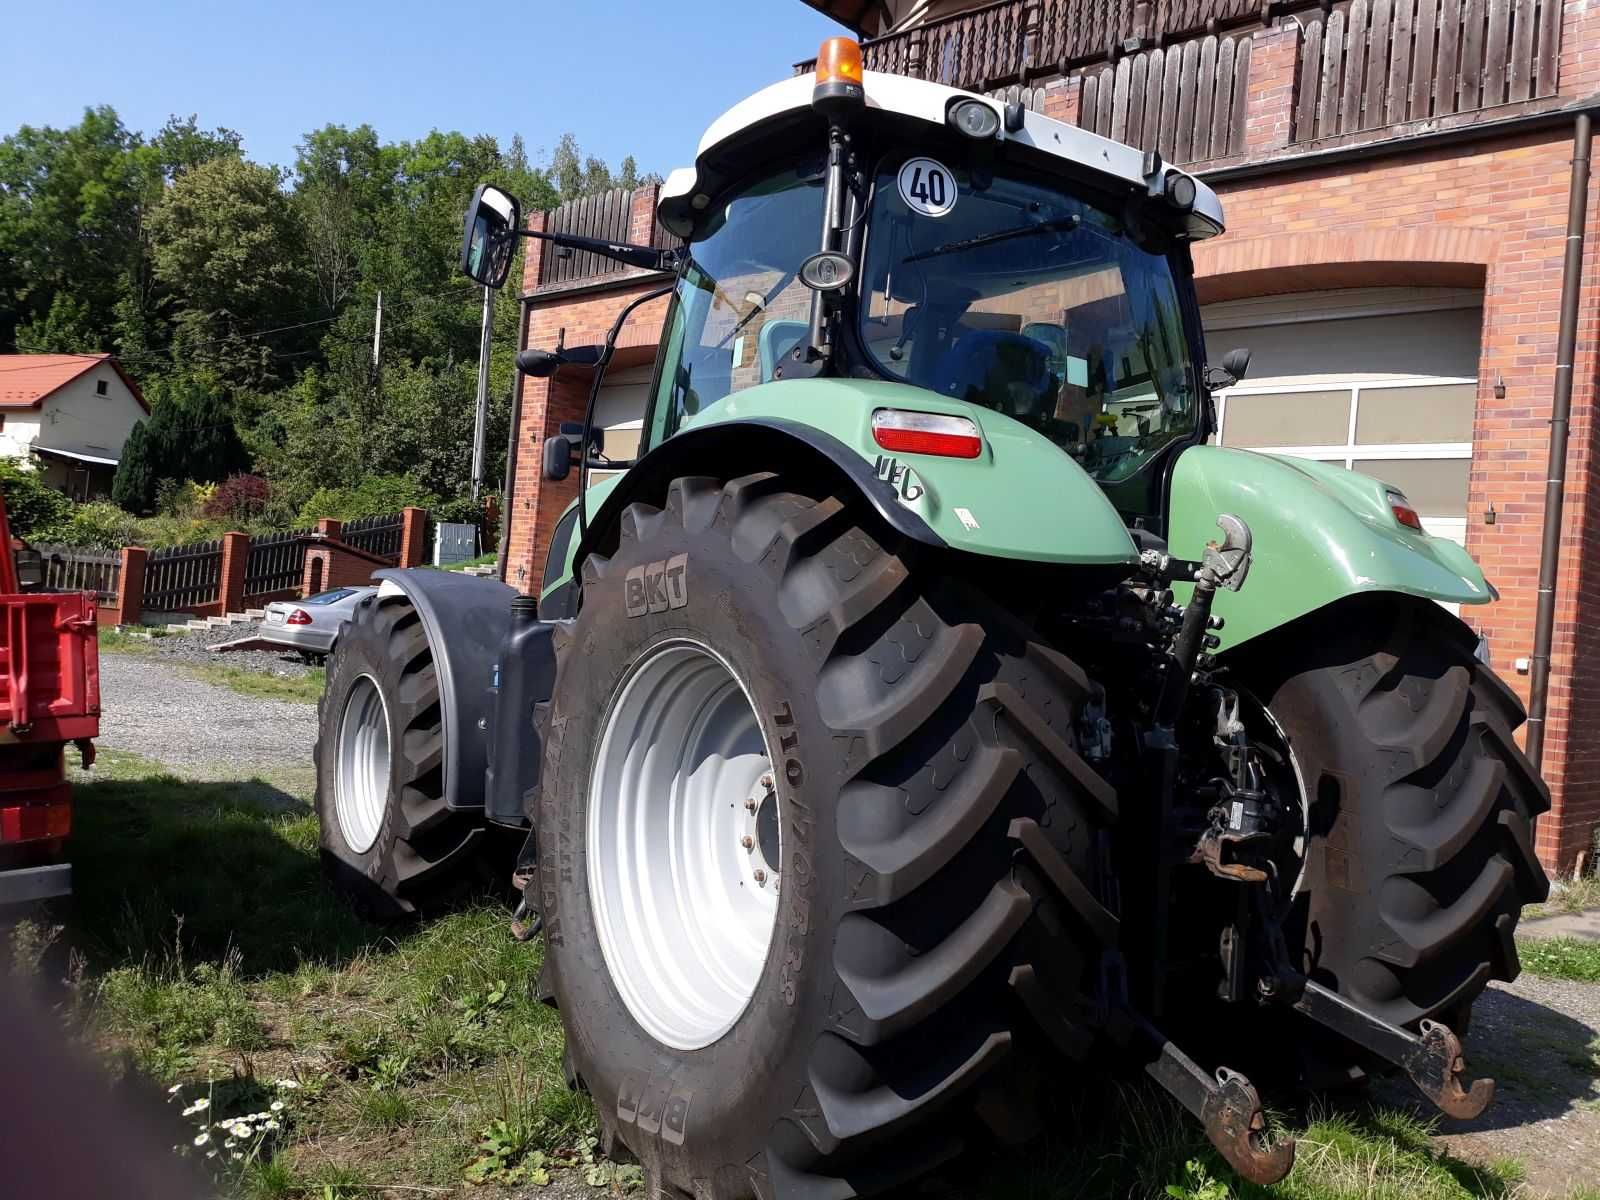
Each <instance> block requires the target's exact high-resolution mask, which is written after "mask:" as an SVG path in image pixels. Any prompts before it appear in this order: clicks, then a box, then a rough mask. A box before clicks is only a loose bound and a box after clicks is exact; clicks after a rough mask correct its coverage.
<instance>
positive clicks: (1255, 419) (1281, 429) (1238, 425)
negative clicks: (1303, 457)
mask: <svg viewBox="0 0 1600 1200" xmlns="http://www.w3.org/2000/svg"><path fill="white" fill-rule="evenodd" d="M1225 435H1226V439H1227V444H1228V445H1230V446H1244V447H1266V446H1335V445H1343V444H1344V442H1345V439H1346V438H1347V437H1349V436H1350V392H1349V390H1348V389H1346V390H1343V391H1336V392H1335V391H1329V392H1295V391H1284V392H1272V393H1269V394H1267V395H1251V394H1248V393H1245V394H1239V393H1230V394H1229V396H1228V408H1227V427H1226V429H1225Z"/></svg>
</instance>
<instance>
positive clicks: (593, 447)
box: [561, 421, 606, 454]
mask: <svg viewBox="0 0 1600 1200" xmlns="http://www.w3.org/2000/svg"><path fill="white" fill-rule="evenodd" d="M561 436H562V437H564V438H566V439H567V442H568V443H569V444H570V445H571V446H572V448H573V449H574V450H576V449H577V448H578V446H579V444H580V443H582V441H583V425H582V424H581V423H579V422H577V421H563V422H561ZM605 448H606V431H605V430H604V429H601V428H600V427H599V426H598V425H596V426H594V427H592V428H591V429H590V430H589V453H590V454H603V453H604V452H605Z"/></svg>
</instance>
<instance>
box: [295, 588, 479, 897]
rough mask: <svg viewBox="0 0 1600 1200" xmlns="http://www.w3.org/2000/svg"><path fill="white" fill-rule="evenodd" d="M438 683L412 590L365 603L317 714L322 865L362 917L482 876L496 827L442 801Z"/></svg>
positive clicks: (347, 633) (340, 649) (449, 892)
mask: <svg viewBox="0 0 1600 1200" xmlns="http://www.w3.org/2000/svg"><path fill="white" fill-rule="evenodd" d="M441 723H442V718H441V710H440V704H439V680H438V676H437V675H436V673H435V670H434V665H433V652H432V650H431V649H430V648H429V646H428V636H427V633H426V631H425V630H424V629H423V626H422V619H421V617H420V616H419V614H418V613H417V610H416V609H415V607H413V605H412V604H411V601H410V600H408V599H407V598H406V597H404V596H379V597H377V598H375V599H373V600H370V601H367V602H365V603H363V604H362V605H361V606H360V608H358V609H357V611H356V613H355V615H354V616H352V617H351V619H350V622H349V624H348V625H346V627H345V630H344V632H343V633H342V634H341V635H340V637H339V641H338V644H337V646H336V647H335V650H334V653H333V656H332V658H331V659H330V661H329V664H328V679H327V684H326V686H325V687H324V689H323V693H322V700H321V701H320V703H319V705H318V712H317V745H316V749H315V751H314V754H315V759H316V766H317V795H316V802H315V804H316V810H317V822H318V825H319V827H320V831H321V850H322V863H323V868H324V871H325V872H326V874H327V875H328V878H329V879H330V881H331V882H332V883H333V884H334V886H335V887H336V888H337V889H338V890H339V891H341V892H343V893H344V894H345V895H346V896H347V897H348V898H349V899H350V901H351V902H352V903H353V904H354V905H355V907H356V908H357V910H358V911H360V912H361V913H362V914H363V915H365V916H367V917H370V918H373V919H392V918H396V917H401V916H405V915H407V914H410V913H415V912H417V911H418V910H419V909H422V908H426V907H429V906H431V905H434V904H437V903H439V902H442V901H444V900H445V899H447V898H449V897H450V896H453V895H454V894H456V893H458V892H459V891H460V890H461V889H462V886H463V885H464V884H466V883H468V882H470V881H475V880H476V879H477V878H478V875H479V867H480V865H481V863H482V859H483V850H484V844H483V843H484V839H485V837H486V833H487V831H486V830H485V829H484V826H483V822H482V820H481V819H479V818H478V817H477V816H475V815H474V814H471V813H463V812H454V811H451V810H450V809H449V808H447V807H446V806H445V802H444V739H443V731H442V727H441Z"/></svg>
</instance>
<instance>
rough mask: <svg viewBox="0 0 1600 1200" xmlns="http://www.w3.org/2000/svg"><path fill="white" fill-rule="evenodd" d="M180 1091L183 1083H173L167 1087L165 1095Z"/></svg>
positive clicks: (173, 1094)
mask: <svg viewBox="0 0 1600 1200" xmlns="http://www.w3.org/2000/svg"><path fill="white" fill-rule="evenodd" d="M181 1091H183V1084H181V1083H175V1084H173V1085H172V1086H171V1087H169V1088H168V1089H167V1095H169V1096H176V1095H177V1094H178V1093H179V1092H181Z"/></svg>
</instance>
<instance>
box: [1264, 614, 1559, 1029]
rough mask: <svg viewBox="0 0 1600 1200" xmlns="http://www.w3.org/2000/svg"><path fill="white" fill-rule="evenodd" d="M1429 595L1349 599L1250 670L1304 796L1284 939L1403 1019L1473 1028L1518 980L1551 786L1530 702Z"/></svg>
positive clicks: (1325, 979) (1541, 883)
mask: <svg viewBox="0 0 1600 1200" xmlns="http://www.w3.org/2000/svg"><path fill="white" fill-rule="evenodd" d="M1473 651H1474V643H1473V638H1472V635H1471V633H1470V631H1468V630H1467V628H1466V627H1465V626H1464V625H1462V623H1461V622H1460V621H1458V620H1456V619H1455V618H1453V617H1451V616H1449V615H1448V614H1447V613H1445V612H1444V611H1443V610H1441V609H1440V608H1439V607H1438V606H1437V605H1434V604H1431V603H1428V602H1426V601H1421V600H1414V599H1410V598H1408V597H1402V596H1393V595H1384V596H1378V597H1369V598H1362V599H1357V600H1352V601H1347V602H1345V603H1343V604H1341V605H1338V606H1335V607H1334V608H1332V609H1330V610H1328V611H1327V612H1326V613H1324V614H1322V615H1321V616H1319V617H1316V618H1313V620H1312V622H1310V623H1307V624H1304V625H1302V626H1300V627H1297V631H1296V632H1295V634H1294V636H1293V639H1292V641H1288V640H1276V641H1275V642H1274V643H1273V645H1272V646H1271V647H1270V649H1267V650H1265V651H1264V654H1263V659H1258V661H1263V660H1264V659H1267V658H1270V659H1274V660H1276V662H1277V663H1278V665H1277V666H1276V667H1275V668H1273V669H1272V670H1271V671H1270V672H1268V671H1265V670H1262V671H1261V672H1260V673H1259V675H1258V676H1257V678H1259V679H1260V680H1262V682H1263V683H1264V686H1263V687H1262V688H1261V689H1260V691H1261V692H1264V693H1265V694H1264V696H1263V698H1264V699H1265V700H1266V703H1267V707H1268V709H1269V711H1270V712H1271V714H1272V716H1273V718H1274V719H1275V720H1276V721H1277V723H1278V725H1279V726H1280V727H1281V728H1282V730H1283V732H1284V733H1285V734H1286V735H1287V739H1288V743H1289V747H1290V749H1291V750H1292V751H1293V755H1294V760H1295V766H1296V767H1297V768H1298V770H1299V773H1300V776H1301V783H1302V789H1303V791H1304V793H1305V795H1306V798H1307V800H1308V801H1309V828H1310V835H1311V836H1310V840H1309V845H1308V854H1307V859H1306V869H1305V877H1304V886H1303V890H1302V894H1301V898H1300V901H1299V905H1298V912H1297V913H1296V914H1295V918H1294V919H1295V923H1296V927H1295V928H1293V929H1292V937H1291V949H1293V948H1295V947H1296V946H1298V947H1299V948H1300V950H1301V954H1302V966H1303V969H1304V970H1306V971H1307V972H1308V973H1309V974H1310V975H1311V976H1312V977H1313V978H1315V979H1317V980H1319V981H1320V982H1322V983H1323V984H1324V985H1326V986H1330V987H1335V988H1337V990H1338V991H1339V992H1340V993H1342V994H1343V995H1345V996H1347V997H1349V998H1350V999H1351V1000H1354V1001H1356V1002H1357V1003H1359V1004H1361V1005H1362V1006H1363V1007H1364V1008H1367V1009H1369V1010H1370V1011H1372V1012H1374V1013H1376V1014H1377V1015H1378V1016H1381V1017H1383V1018H1384V1019H1385V1020H1387V1021H1390V1022H1393V1023H1394V1024H1397V1025H1406V1026H1410V1027H1411V1028H1413V1029H1414V1028H1416V1026H1417V1024H1418V1023H1419V1022H1420V1021H1422V1020H1423V1019H1424V1018H1429V1019H1435V1020H1439V1021H1443V1022H1445V1023H1446V1024H1449V1025H1452V1026H1453V1027H1455V1028H1456V1029H1457V1031H1458V1032H1459V1031H1462V1030H1463V1029H1464V1027H1465V1024H1466V1020H1467V1017H1468V1013H1469V1010H1470V1008H1471V1005H1472V1001H1473V999H1474V998H1475V997H1476V996H1477V995H1478V994H1479V993H1480V992H1481V991H1483V989H1484V987H1485V985H1487V984H1488V982H1489V981H1490V980H1491V979H1502V980H1510V979H1515V978H1516V976H1517V972H1518V969H1519V965H1518V962H1517V946H1516V939H1515V936H1514V935H1515V931H1516V926H1517V918H1518V916H1519V914H1520V913H1521V909H1522V906H1523V905H1524V904H1531V903H1534V902H1536V901H1540V900H1543V899H1544V898H1545V897H1546V895H1548V893H1549V889H1550V885H1549V882H1548V880H1547V879H1546V878H1545V874H1544V871H1543V869H1542V868H1541V867H1540V866H1539V861H1538V859H1537V858H1535V857H1534V852H1533V829H1532V827H1533V819H1534V818H1535V817H1537V816H1538V815H1539V814H1540V813H1542V812H1545V811H1546V810H1547V809H1548V808H1549V807H1550V795H1549V790H1548V789H1547V788H1546V786H1545V784H1544V782H1543V781H1542V780H1541V779H1540V778H1539V776H1538V773H1537V772H1536V771H1535V770H1534V769H1533V766H1532V764H1531V763H1529V762H1528V760H1527V758H1526V757H1525V756H1524V755H1523V753H1522V751H1521V750H1520V749H1519V748H1518V746H1517V744H1516V742H1515V740H1514V739H1513V738H1512V733H1513V731H1515V730H1516V728H1517V727H1518V726H1519V725H1521V724H1522V722H1523V720H1524V713H1523V709H1522V705H1521V703H1520V702H1519V701H1518V700H1517V698H1516V696H1515V695H1513V694H1512V692H1511V690H1510V689H1509V688H1508V687H1506V685H1505V684H1504V683H1503V682H1502V681H1501V680H1500V679H1499V678H1498V677H1497V676H1496V675H1495V674H1494V672H1493V671H1491V670H1490V669H1489V668H1488V667H1487V666H1485V665H1484V664H1482V663H1480V662H1478V661H1477V660H1476V659H1475V658H1474V657H1473Z"/></svg>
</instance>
